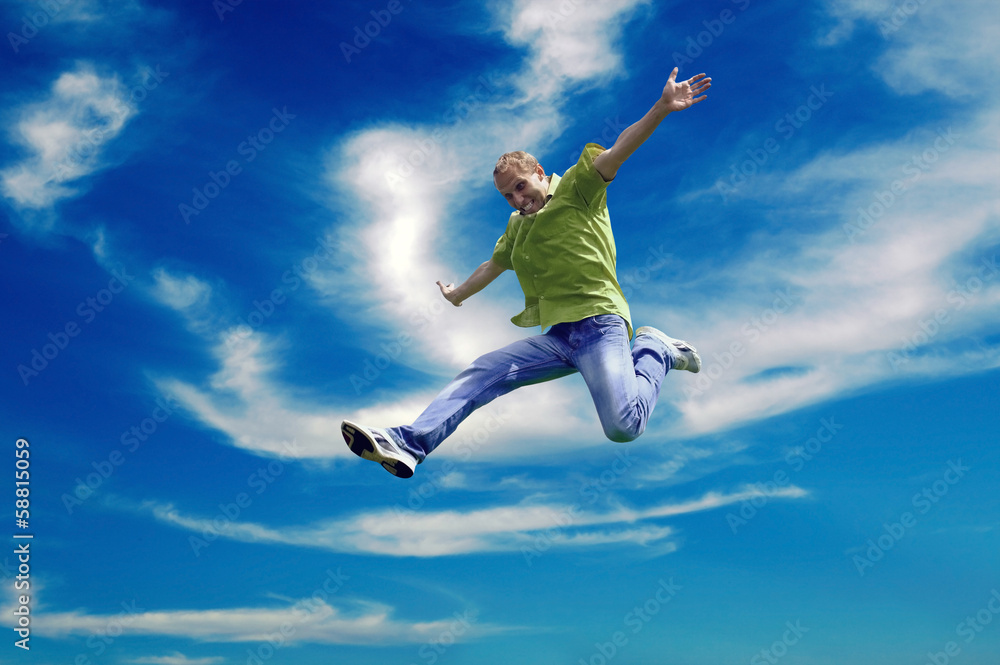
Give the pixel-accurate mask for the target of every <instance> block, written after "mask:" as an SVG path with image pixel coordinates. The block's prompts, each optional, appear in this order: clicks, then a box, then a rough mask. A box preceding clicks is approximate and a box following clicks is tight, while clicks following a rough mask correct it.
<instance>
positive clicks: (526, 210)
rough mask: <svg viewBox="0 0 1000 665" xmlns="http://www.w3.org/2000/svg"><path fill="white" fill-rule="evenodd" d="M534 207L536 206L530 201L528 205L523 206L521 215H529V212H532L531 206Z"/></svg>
mask: <svg viewBox="0 0 1000 665" xmlns="http://www.w3.org/2000/svg"><path fill="white" fill-rule="evenodd" d="M533 205H535V202H534V201H528V202H527V203H525V204H524V205H523V206H521V214H522V215H527V214H528V210H530V209H531V206H533Z"/></svg>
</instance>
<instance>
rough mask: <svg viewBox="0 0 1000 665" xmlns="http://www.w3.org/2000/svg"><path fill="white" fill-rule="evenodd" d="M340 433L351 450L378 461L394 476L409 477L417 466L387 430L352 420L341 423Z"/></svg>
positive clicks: (413, 459) (362, 456) (360, 455)
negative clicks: (359, 423) (358, 423)
mask: <svg viewBox="0 0 1000 665" xmlns="http://www.w3.org/2000/svg"><path fill="white" fill-rule="evenodd" d="M340 433H341V434H343V435H344V441H345V442H346V443H347V447H348V448H350V449H351V452H352V453H354V454H355V455H357V456H358V457H360V458H361V459H367V460H371V461H373V462H378V463H379V464H381V465H382V467H383V468H384V469H385V470H386V471H388V472H389V473H391V474H392V475H394V476H398V477H400V478H409V477H410V476H412V475H413V470H414V469H416V468H417V460H416V459H415V458H414V457H413V455H411V454H410V453H408V452H406V451H405V450H403V449H402V448H400V447H399V444H397V443H396V442H395V441H393V440H392V437H390V436H389V435H388V434H387V433H386V432H385V430H380V429H373V428H368V427H364V426H362V425H357V424H355V423H352V422H351V421H350V420H345V421H344V422H343V423H341V424H340Z"/></svg>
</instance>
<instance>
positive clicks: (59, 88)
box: [0, 64, 135, 209]
mask: <svg viewBox="0 0 1000 665" xmlns="http://www.w3.org/2000/svg"><path fill="white" fill-rule="evenodd" d="M134 114H135V109H134V108H133V107H132V106H130V105H129V103H128V98H127V91H125V90H123V87H122V84H121V82H120V81H119V80H118V78H117V76H101V75H99V74H97V73H96V72H95V71H94V69H93V68H92V67H91V66H90V65H87V64H81V65H78V66H77V68H76V69H75V70H72V71H67V72H65V73H63V74H61V75H60V76H59V77H58V78H57V79H56V81H55V82H54V83H53V84H52V89H51V91H50V94H49V96H48V97H47V98H46V99H45V100H43V101H41V102H37V103H30V104H27V105H26V106H25V107H23V108H22V109H21V110H20V111H19V112H18V113H17V114H16V115H17V116H19V118H20V119H19V120H18V121H17V122H16V123H15V124H14V125H13V126H12V127H11V128H9V129H8V133H9V135H10V137H11V141H12V142H13V143H15V144H19V145H21V146H22V147H23V148H24V150H25V152H26V155H25V157H24V158H23V159H22V160H21V161H20V162H19V163H16V164H14V165H12V166H8V167H6V168H4V169H3V170H2V171H0V192H2V193H3V195H4V196H5V197H7V198H9V199H11V200H12V201H13V202H14V203H15V204H16V205H17V206H18V207H20V208H27V209H41V208H47V207H49V206H51V205H52V204H53V203H55V202H56V201H57V200H59V199H62V198H65V197H67V196H71V195H74V194H75V193H76V190H75V189H74V188H73V186H72V183H74V182H77V181H79V180H80V179H82V178H84V177H86V176H88V175H90V174H91V173H94V172H95V171H97V170H99V169H100V168H102V167H103V162H102V160H101V154H102V152H104V149H105V147H106V145H107V143H108V142H109V141H112V140H114V139H115V138H116V137H117V136H118V135H119V134H120V133H121V131H122V129H123V128H124V127H125V125H126V123H127V122H128V121H129V119H130V118H131V117H132V116H133V115H134Z"/></svg>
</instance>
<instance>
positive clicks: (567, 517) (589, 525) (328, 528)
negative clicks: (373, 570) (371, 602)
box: [142, 485, 807, 557]
mask: <svg viewBox="0 0 1000 665" xmlns="http://www.w3.org/2000/svg"><path fill="white" fill-rule="evenodd" d="M761 496H767V497H768V498H771V499H777V498H783V499H797V498H802V497H805V496H807V492H806V491H805V490H803V489H802V488H800V487H796V486H794V485H790V486H788V487H782V488H778V489H776V490H774V491H765V490H763V489H762V488H760V487H751V486H747V487H744V488H741V489H740V490H738V491H736V492H732V493H728V494H723V493H718V492H709V493H707V494H705V495H703V496H701V497H699V498H697V499H691V500H688V501H681V502H676V503H661V504H658V505H654V506H651V507H647V508H642V509H632V508H627V507H624V506H622V505H620V504H619V505H616V506H615V507H613V508H612V509H609V510H606V511H595V510H593V509H592V508H589V507H588V506H585V505H583V504H581V503H554V504H542V503H538V502H537V500H534V499H533V500H528V501H524V502H521V503H519V504H515V505H508V506H495V507H490V508H483V509H471V510H444V511H430V510H421V511H405V512H404V513H400V512H398V511H397V510H394V509H382V510H375V511H368V512H364V513H360V514H357V515H355V516H352V517H348V518H345V519H334V520H325V521H321V522H317V523H314V524H310V525H304V526H300V527H280V528H276V527H269V526H264V525H261V524H254V523H250V522H231V523H227V524H226V525H225V527H224V528H222V529H219V528H217V527H216V526H214V525H213V520H212V519H211V518H203V517H191V516H187V515H184V514H182V513H181V512H180V511H178V510H177V509H176V508H174V507H173V506H172V505H163V504H157V503H146V504H144V506H143V507H142V509H143V510H147V511H150V512H151V513H152V514H153V515H154V516H155V517H156V519H158V520H160V521H162V522H164V523H167V524H171V525H173V526H176V527H179V528H182V529H185V530H188V531H191V532H193V533H196V534H198V533H201V534H205V533H211V534H213V535H214V536H216V537H224V538H229V539H232V540H238V541H241V542H253V543H268V544H281V545H293V546H299V547H313V548H319V549H325V550H330V551H334V552H345V553H355V554H356V553H368V554H379V555H385V556H416V557H436V556H451V555H460V554H472V553H480V552H504V551H517V550H519V549H520V548H523V547H530V546H532V544H533V543H535V542H536V539H537V538H538V537H539V535H540V534H542V535H544V537H545V538H546V540H547V542H548V543H549V544H550V545H551V546H556V547H568V548H572V547H590V546H595V545H622V544H635V545H642V546H645V545H652V544H657V545H662V544H663V541H664V540H665V539H667V538H669V537H670V536H671V535H673V533H674V531H673V529H672V528H671V527H669V526H664V525H662V524H657V523H654V522H655V521H657V520H661V519H665V518H670V517H676V516H678V515H684V514H688V513H695V512H701V511H706V510H713V509H716V508H720V507H723V506H727V505H731V504H734V503H739V502H741V501H744V500H747V499H751V498H757V497H761Z"/></svg>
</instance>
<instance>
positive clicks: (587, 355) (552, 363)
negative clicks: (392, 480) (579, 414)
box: [387, 314, 671, 461]
mask: <svg viewBox="0 0 1000 665" xmlns="http://www.w3.org/2000/svg"><path fill="white" fill-rule="evenodd" d="M669 354H670V352H669V351H668V350H667V348H666V345H664V344H663V343H662V342H660V341H659V340H658V339H656V338H655V337H652V336H650V335H642V336H641V337H637V338H636V340H635V344H634V345H633V347H632V348H631V350H630V349H629V339H628V329H627V328H626V326H625V320H624V319H622V318H621V317H620V316H618V315H616V314H600V315H598V316H591V317H589V318H586V319H583V320H582V321H575V322H573V323H559V324H556V325H554V326H552V327H551V328H550V329H549V331H548V332H547V333H545V334H543V335H535V336H534V337H528V338H527V339H523V340H520V341H517V342H514V343H513V344H509V345H508V346H505V347H504V348H502V349H499V350H497V351H493V352H492V353H487V354H486V355H484V356H481V357H479V358H478V359H476V361H475V362H473V363H472V364H471V365H470V366H469V367H468V368H467V369H466V370H465V371H463V372H462V373H461V374H459V375H458V376H457V377H455V380H454V381H452V382H451V383H450V384H448V386H447V387H446V388H445V389H444V390H442V391H441V393H440V394H438V396H437V397H435V398H434V401H433V402H431V404H430V406H428V407H427V408H426V409H425V410H424V412H423V413H422V414H420V416H419V417H418V418H417V419H416V421H414V423H413V424H412V425H408V426H404V427H392V428H389V429H388V430H387V432H388V433H389V434H390V436H392V437H393V438H394V439H395V440H396V441H397V442H398V443H399V444H400V445H401V446H402V447H403V448H405V449H406V450H407V451H409V452H410V453H411V454H412V455H413V456H414V457H416V458H417V460H418V461H423V459H424V458H425V457H426V456H427V455H428V454H430V453H431V452H432V451H433V450H434V449H435V448H437V447H438V445H439V444H440V443H441V442H442V441H444V440H445V438H447V437H448V436H449V435H450V434H451V433H452V432H454V431H455V429H456V428H457V427H458V425H459V423H461V422H462V421H463V420H465V419H466V418H467V417H468V416H469V415H470V414H471V413H472V412H473V411H475V410H476V409H478V408H479V407H481V406H485V405H486V404H489V403H490V402H492V401H493V400H494V399H496V398H497V397H499V396H501V395H505V394H507V393H509V392H510V391H512V390H514V389H516V388H520V387H521V386H528V385H531V384H534V383H541V382H543V381H551V380H552V379H558V378H559V377H562V376H567V375H569V374H573V373H574V372H579V373H580V374H582V375H583V379H584V381H586V383H587V387H588V388H589V389H590V395H591V397H593V399H594V406H596V407H597V415H598V416H599V417H600V419H601V425H602V426H603V428H604V433H605V435H607V437H608V438H609V439H611V440H612V441H619V442H625V441H631V440H633V439H635V438H636V437H638V436H639V435H640V434H642V432H643V431H644V430H645V429H646V423H647V422H648V421H649V416H650V414H651V413H652V412H653V407H654V406H655V405H656V399H657V397H658V396H659V394H660V384H661V383H662V381H663V377H664V376H666V374H667V371H668V370H669V369H670V363H671V360H670V355H669Z"/></svg>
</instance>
